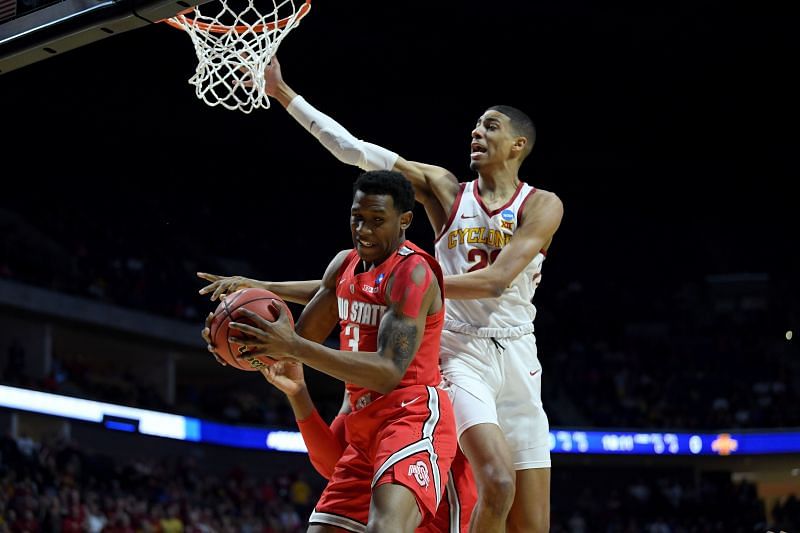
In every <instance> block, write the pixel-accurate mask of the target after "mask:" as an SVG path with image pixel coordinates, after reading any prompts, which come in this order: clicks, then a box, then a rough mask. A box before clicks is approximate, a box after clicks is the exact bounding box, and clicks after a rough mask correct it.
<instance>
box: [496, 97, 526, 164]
mask: <svg viewBox="0 0 800 533" xmlns="http://www.w3.org/2000/svg"><path fill="white" fill-rule="evenodd" d="M488 111H499V112H500V113H502V114H504V115H505V116H507V117H508V118H509V119H511V128H512V129H513V130H514V133H515V134H516V135H521V136H522V137H525V138H526V139H528V144H527V145H525V153H524V154H523V158H525V157H527V156H528V154H529V153H531V150H533V144H534V143H535V142H536V126H534V125H533V120H531V117H529V116H528V115H527V114H525V113H524V112H523V111H520V110H519V109H517V108H516V107H511V106H510V105H493V106H492V107H490V108H489V109H488Z"/></svg>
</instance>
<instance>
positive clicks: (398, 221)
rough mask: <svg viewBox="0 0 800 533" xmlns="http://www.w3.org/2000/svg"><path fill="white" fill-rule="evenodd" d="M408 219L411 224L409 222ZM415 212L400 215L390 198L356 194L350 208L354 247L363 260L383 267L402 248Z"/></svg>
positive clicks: (392, 199) (379, 195) (384, 195)
mask: <svg viewBox="0 0 800 533" xmlns="http://www.w3.org/2000/svg"><path fill="white" fill-rule="evenodd" d="M406 219H408V220H406ZM410 221H411V212H407V213H400V212H399V211H398V210H397V208H396V207H395V206H394V198H392V197H391V196H389V195H388V194H365V193H363V192H362V191H356V194H355V196H353V206H352V207H351V208H350V231H351V232H352V234H353V246H354V247H355V249H356V250H358V255H359V256H361V259H363V260H364V261H367V262H369V263H380V262H382V261H383V260H384V259H386V258H387V257H389V255H390V254H392V253H393V252H394V251H395V250H397V249H398V248H399V247H400V243H401V242H402V241H403V238H404V231H405V229H404V226H407V225H408V223H409V222H410Z"/></svg>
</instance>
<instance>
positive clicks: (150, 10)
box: [0, 0, 208, 75]
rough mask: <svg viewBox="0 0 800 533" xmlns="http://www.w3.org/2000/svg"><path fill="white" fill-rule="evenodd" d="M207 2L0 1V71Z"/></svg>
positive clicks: (42, 58) (151, 0)
mask: <svg viewBox="0 0 800 533" xmlns="http://www.w3.org/2000/svg"><path fill="white" fill-rule="evenodd" d="M207 1H208V0H60V1H58V0H56V1H53V0H0V75H2V74H5V73H7V72H10V71H12V70H15V69H18V68H20V67H24V66H26V65H29V64H31V63H35V62H37V61H42V60H44V59H47V58H49V57H53V56H55V55H57V54H62V53H64V52H66V51H68V50H72V49H74V48H78V47H80V46H84V45H87V44H89V43H92V42H95V41H99V40H101V39H105V38H106V37H110V36H112V35H115V34H118V33H123V32H126V31H129V30H133V29H136V28H141V27H143V26H146V25H148V24H152V23H154V22H157V21H159V20H162V19H164V18H167V17H172V16H175V15H176V14H178V13H180V12H181V11H184V10H186V9H187V8H191V7H194V6H196V5H201V4H204V3H206V2H207Z"/></svg>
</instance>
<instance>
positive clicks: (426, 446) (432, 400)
mask: <svg viewBox="0 0 800 533" xmlns="http://www.w3.org/2000/svg"><path fill="white" fill-rule="evenodd" d="M427 389H428V409H429V411H430V416H429V417H428V420H426V421H425V424H423V426H422V439H420V440H418V441H416V442H412V443H411V444H409V445H408V446H406V447H405V448H402V449H400V450H398V451H396V452H394V453H393V454H392V455H390V456H389V458H388V459H386V461H384V462H383V464H382V465H381V466H380V468H378V471H377V472H375V475H374V476H373V477H372V485H371V486H372V487H374V486H375V483H377V482H378V480H379V479H380V478H381V476H382V475H383V474H384V473H386V471H387V470H388V469H389V468H391V467H392V466H394V465H395V464H397V463H399V462H400V461H402V460H403V459H405V458H407V457H411V456H412V455H416V454H418V453H420V452H428V457H429V460H430V463H431V470H433V472H432V474H433V487H434V490H436V506H437V507H438V506H439V502H440V501H441V499H442V477H441V476H440V475H439V456H438V455H437V453H436V450H435V449H434V448H433V433H434V431H435V430H436V425H437V424H438V423H439V418H440V415H439V395H438V394H437V392H436V389H435V388H434V387H430V386H428V387H427Z"/></svg>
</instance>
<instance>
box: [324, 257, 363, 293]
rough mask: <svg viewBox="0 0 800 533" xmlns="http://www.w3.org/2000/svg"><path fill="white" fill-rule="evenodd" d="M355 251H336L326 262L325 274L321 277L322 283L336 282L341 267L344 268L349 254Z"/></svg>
mask: <svg viewBox="0 0 800 533" xmlns="http://www.w3.org/2000/svg"><path fill="white" fill-rule="evenodd" d="M355 253H356V252H355V250H353V249H350V250H342V251H340V252H339V253H337V254H336V256H334V258H333V259H332V260H331V262H330V263H329V264H328V268H326V269H325V275H324V277H323V279H322V282H323V285H326V286H334V285H335V284H336V278H338V277H339V276H340V275H341V272H342V269H344V267H345V265H347V263H348V262H349V260H350V258H351V256H352V255H353V254H355Z"/></svg>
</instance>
